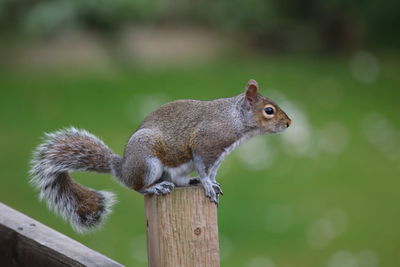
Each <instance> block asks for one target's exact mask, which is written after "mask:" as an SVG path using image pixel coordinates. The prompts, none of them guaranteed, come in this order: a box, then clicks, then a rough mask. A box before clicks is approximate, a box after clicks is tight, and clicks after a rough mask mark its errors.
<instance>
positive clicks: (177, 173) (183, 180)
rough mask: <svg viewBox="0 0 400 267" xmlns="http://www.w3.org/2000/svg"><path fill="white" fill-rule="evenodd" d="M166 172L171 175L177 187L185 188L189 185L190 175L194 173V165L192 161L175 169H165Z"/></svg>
mask: <svg viewBox="0 0 400 267" xmlns="http://www.w3.org/2000/svg"><path fill="white" fill-rule="evenodd" d="M164 171H166V172H167V173H168V174H169V176H170V177H171V181H172V182H173V183H174V184H175V185H177V186H184V185H187V184H188V183H189V178H190V177H189V175H190V174H191V173H192V172H193V171H194V164H193V161H192V160H191V161H188V162H186V163H184V164H182V165H180V166H178V167H175V168H171V167H164Z"/></svg>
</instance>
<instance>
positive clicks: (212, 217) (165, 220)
mask: <svg viewBox="0 0 400 267" xmlns="http://www.w3.org/2000/svg"><path fill="white" fill-rule="evenodd" d="M145 210H146V219H147V249H148V260H149V266H150V267H169V266H171V267H191V266H199V267H200V266H207V267H212V266H215V267H219V266H220V262H219V260H220V259H219V244H218V224H217V208H216V206H215V204H214V203H212V202H210V200H209V199H208V198H207V197H205V195H204V190H203V188H202V187H185V188H175V189H174V190H173V191H172V192H171V193H170V194H167V195H165V196H145Z"/></svg>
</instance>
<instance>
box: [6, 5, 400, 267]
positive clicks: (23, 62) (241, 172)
mask: <svg viewBox="0 0 400 267" xmlns="http://www.w3.org/2000/svg"><path fill="white" fill-rule="evenodd" d="M399 7H400V2H399V1H385V2H379V1H342V0H330V1H315V0H301V1H294V0H285V1H278V0H268V1H261V0H252V1H244V0H235V1H228V0H221V1H218V2H215V1H211V0H207V1H182V0H164V1H150V0H141V1H128V0H118V1H89V0H86V1H71V0H70V1H61V0H58V1H47V0H46V1H45V0H42V1H39V0H35V1H34V0H27V1H19V2H18V1H12V0H3V1H1V2H0V118H1V127H0V144H1V146H0V147H1V149H2V153H1V154H0V167H1V169H2V172H3V173H2V179H1V182H0V183H1V184H0V201H2V202H4V203H5V204H7V205H9V206H11V207H13V208H15V209H17V210H20V211H21V212H24V213H26V214H27V215H29V216H31V217H33V218H35V219H36V220H39V221H41V222H43V223H45V224H46V225H49V226H50V227H52V228H54V229H56V230H58V231H60V232H62V233H64V234H66V235H68V236H70V237H72V238H74V239H76V240H78V241H80V242H82V243H83V244H85V245H87V246H88V247H90V248H92V249H95V250H97V251H99V252H101V253H103V254H105V255H107V256H109V257H111V258H113V259H115V260H117V261H119V262H120V263H122V264H124V265H127V266H146V261H147V259H146V239H145V225H144V221H145V219H144V209H143V197H142V196H141V195H139V194H138V193H136V192H133V191H130V190H128V189H126V188H122V187H121V186H120V185H119V184H117V183H116V182H114V181H113V180H112V179H111V178H110V176H109V175H99V174H93V173H75V174H74V175H73V177H74V178H76V179H77V180H78V181H79V182H80V183H82V184H84V185H86V186H89V187H92V188H95V189H102V190H103V189H104V190H105V189H106V190H110V191H113V192H115V193H116V194H117V196H118V199H119V203H118V204H117V205H116V206H115V209H114V212H113V214H112V215H111V216H110V217H109V219H108V220H107V222H106V224H105V225H104V227H103V228H102V229H101V230H99V231H96V232H94V233H91V234H88V235H78V234H76V233H74V232H73V231H72V230H71V228H70V226H69V225H67V224H66V223H64V222H63V221H62V220H61V219H60V218H58V217H56V216H55V215H54V214H53V213H51V212H49V211H48V210H47V208H46V206H45V205H44V203H40V202H39V200H38V197H37V192H35V190H34V189H33V188H32V187H31V186H30V185H29V183H28V181H29V177H28V174H27V172H28V170H29V160H30V158H31V151H32V150H33V149H34V148H35V146H36V145H38V144H39V142H40V137H41V136H42V135H43V132H51V131H54V130H57V129H60V128H62V127H66V126H75V127H80V128H85V129H87V130H88V131H90V132H92V133H94V134H95V135H97V136H100V137H101V138H102V139H103V140H104V141H105V142H106V143H107V144H108V145H109V146H110V147H111V148H112V149H113V150H114V151H115V152H117V153H119V154H122V152H123V147H124V144H125V142H126V141H127V140H128V138H129V136H130V134H131V133H133V132H134V130H135V129H136V128H137V127H138V125H139V123H140V122H141V120H142V119H143V118H144V116H145V115H146V114H147V113H149V112H150V111H151V110H153V109H155V108H157V107H158V106H160V105H161V104H163V103H166V102H168V101H172V100H175V99H185V98H191V99H202V100H207V99H215V98H220V97H229V96H233V95H236V94H239V93H241V92H242V91H243V90H244V86H245V84H246V82H247V81H248V80H249V79H251V78H252V79H256V80H257V81H258V82H259V84H260V86H261V89H262V92H263V94H264V95H266V96H268V97H270V98H272V99H273V100H275V101H276V102H277V103H278V104H280V106H281V107H282V108H283V109H284V110H285V111H287V113H288V115H289V116H290V117H291V118H292V120H293V124H292V126H291V127H290V128H289V129H288V130H287V131H286V132H284V133H282V134H278V135H268V136H259V137H256V138H254V139H253V140H251V141H249V142H248V143H246V144H244V145H242V146H241V147H239V148H238V149H237V150H235V151H234V152H233V153H232V154H231V155H229V156H228V157H227V158H226V159H225V161H224V163H223V164H222V167H221V169H220V171H219V174H218V176H217V179H218V181H219V182H220V183H221V184H222V188H223V190H224V193H225V195H224V196H223V197H222V199H221V203H220V207H219V209H218V217H219V231H220V246H221V263H222V266H246V267H257V266H258V267H289V266H296V267H298V266H304V267H306V266H307V267H308V266H327V267H363V266H365V267H377V266H393V267H394V266H400V227H399V225H400V209H399V203H400V194H399V186H400V182H399V177H400V164H399V161H400V138H399V137H400V109H399V100H400V98H399V96H400V92H399V89H400V75H399V70H400V61H399V59H400V54H399V50H398V48H399V45H400V42H399V40H400V35H399V34H398V29H399V26H400V16H398V14H399V11H400V10H399ZM0 216H2V215H1V214H0Z"/></svg>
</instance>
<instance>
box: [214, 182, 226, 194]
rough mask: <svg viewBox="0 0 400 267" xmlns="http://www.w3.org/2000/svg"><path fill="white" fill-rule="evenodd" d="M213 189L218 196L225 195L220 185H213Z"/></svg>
mask: <svg viewBox="0 0 400 267" xmlns="http://www.w3.org/2000/svg"><path fill="white" fill-rule="evenodd" d="M213 188H214V191H215V193H216V194H217V195H221V196H223V195H224V192H222V190H221V185H220V184H219V183H213Z"/></svg>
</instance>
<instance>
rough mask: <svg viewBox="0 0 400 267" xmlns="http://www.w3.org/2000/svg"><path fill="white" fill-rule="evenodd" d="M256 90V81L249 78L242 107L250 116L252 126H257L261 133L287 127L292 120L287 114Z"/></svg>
mask: <svg viewBox="0 0 400 267" xmlns="http://www.w3.org/2000/svg"><path fill="white" fill-rule="evenodd" d="M258 91H259V87H258V83H257V82H256V81H255V80H250V81H249V82H248V83H247V86H246V90H245V93H244V109H245V113H247V115H248V116H250V117H251V118H252V119H251V121H252V124H253V125H252V126H255V127H257V128H259V129H260V130H261V132H262V133H279V132H282V131H283V130H285V129H286V128H288V127H289V126H290V124H291V122H292V121H291V120H290V119H289V117H288V115H286V113H285V112H284V111H283V110H282V109H281V108H280V107H279V106H278V105H277V104H275V103H274V102H273V101H272V100H270V99H268V98H266V97H264V96H262V95H260V94H259V93H258Z"/></svg>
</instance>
